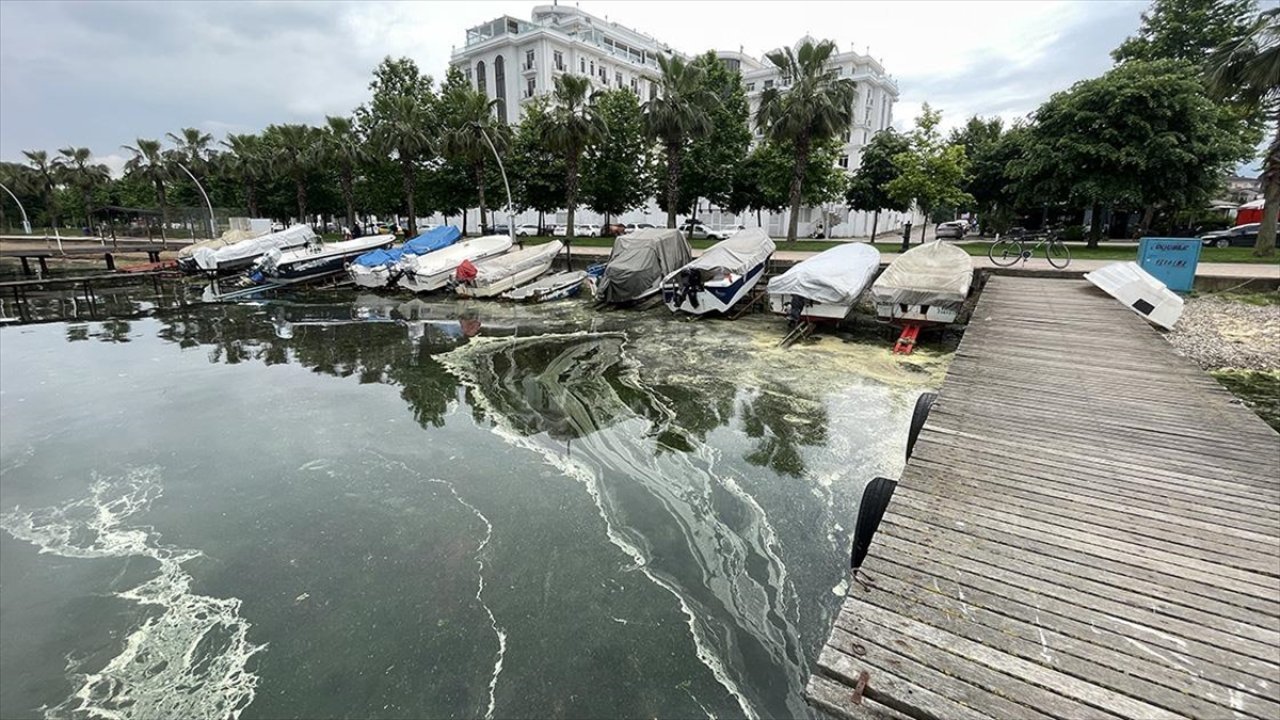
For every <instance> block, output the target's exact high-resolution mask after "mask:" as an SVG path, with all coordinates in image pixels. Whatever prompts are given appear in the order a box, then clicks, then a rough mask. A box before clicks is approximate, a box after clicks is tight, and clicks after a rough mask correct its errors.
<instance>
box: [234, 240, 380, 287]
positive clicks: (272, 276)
mask: <svg viewBox="0 0 1280 720" xmlns="http://www.w3.org/2000/svg"><path fill="white" fill-rule="evenodd" d="M390 240H391V238H389V237H387V236H386V235H368V236H365V237H360V238H353V239H351V240H339V241H337V242H328V243H327V242H323V241H320V240H317V241H315V242H311V243H307V244H306V245H303V246H301V247H296V248H292V249H289V250H278V249H272V250H268V251H267V252H266V253H265V254H264V255H263V256H262V257H261V258H260V259H259V260H258V262H257V264H256V265H255V266H254V268H255V270H256V272H255V273H253V274H252V275H251V279H253V280H267V281H268V282H277V283H291V282H298V281H300V280H313V279H315V278H319V277H324V276H325V275H334V274H337V273H340V272H342V271H343V270H345V269H346V267H347V264H348V263H350V262H351V261H352V260H355V259H356V258H358V257H360V256H362V255H364V254H366V253H368V252H369V251H370V250H373V249H375V248H379V247H381V248H385V247H386V246H387V245H388V244H390ZM258 273H261V276H262V277H261V278H259V277H258Z"/></svg>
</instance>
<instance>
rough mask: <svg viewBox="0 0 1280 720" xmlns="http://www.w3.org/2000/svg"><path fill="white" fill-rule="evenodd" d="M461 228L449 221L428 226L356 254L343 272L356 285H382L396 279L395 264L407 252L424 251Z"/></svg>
mask: <svg viewBox="0 0 1280 720" xmlns="http://www.w3.org/2000/svg"><path fill="white" fill-rule="evenodd" d="M460 237H462V232H461V231H460V230H458V228H456V227H454V226H453V225H442V226H440V227H435V228H431V229H430V230H427V231H426V232H424V233H422V234H421V235H419V236H417V237H415V238H413V239H412V240H408V241H406V242H405V243H404V244H403V245H401V246H400V247H395V248H387V249H385V250H373V251H372V252H367V253H365V254H363V255H361V256H360V257H358V258H356V259H355V260H354V261H352V263H351V264H350V265H348V266H347V275H348V276H350V277H351V281H352V282H354V283H355V284H356V285H359V286H360V287H367V288H382V287H386V286H388V285H390V284H391V283H392V282H394V281H395V279H396V274H397V273H396V269H397V268H396V264H397V263H399V262H400V260H401V259H402V258H403V257H405V256H408V255H426V254H427V253H429V252H435V251H436V250H441V249H444V248H446V247H449V246H450V245H452V244H454V243H455V242H457V241H458V238H460Z"/></svg>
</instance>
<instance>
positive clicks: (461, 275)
mask: <svg viewBox="0 0 1280 720" xmlns="http://www.w3.org/2000/svg"><path fill="white" fill-rule="evenodd" d="M454 277H456V278H458V282H467V281H469V280H475V279H476V266H475V265H472V264H471V261H470V260H463V261H462V264H461V265H459V266H458V270H457V271H456V272H455V273H454Z"/></svg>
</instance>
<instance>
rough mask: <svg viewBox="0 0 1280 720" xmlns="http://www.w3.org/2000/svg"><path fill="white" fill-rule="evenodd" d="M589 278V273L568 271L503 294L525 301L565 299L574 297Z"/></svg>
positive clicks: (506, 296)
mask: <svg viewBox="0 0 1280 720" xmlns="http://www.w3.org/2000/svg"><path fill="white" fill-rule="evenodd" d="M586 279H587V273H585V272H582V271H578V272H568V273H560V274H559V275H552V276H551V277H549V278H546V279H544V280H540V281H538V282H536V283H533V284H531V285H526V286H524V287H519V288H515V289H514V290H509V291H507V292H505V293H503V294H502V297H503V298H505V299H507V300H514V301H516V302H523V303H540V302H548V301H551V300H563V299H565V298H569V297H573V296H575V295H577V294H578V293H579V292H581V291H582V284H583V283H584V282H585V281H586Z"/></svg>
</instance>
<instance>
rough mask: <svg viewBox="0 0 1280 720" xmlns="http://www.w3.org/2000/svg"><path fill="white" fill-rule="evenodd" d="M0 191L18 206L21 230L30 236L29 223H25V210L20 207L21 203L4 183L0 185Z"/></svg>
mask: <svg viewBox="0 0 1280 720" xmlns="http://www.w3.org/2000/svg"><path fill="white" fill-rule="evenodd" d="M0 190H4V191H5V192H7V193H9V197H11V198H13V201H14V202H15V203H17V204H18V212H20V213H22V229H23V231H24V232H26V233H27V234H28V235H30V234H31V223H29V222H27V209H26V208H24V207H22V202H21V201H20V200H18V196H17V195H14V194H13V191H12V190H10V189H9V188H7V187H5V186H4V183H0Z"/></svg>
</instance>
